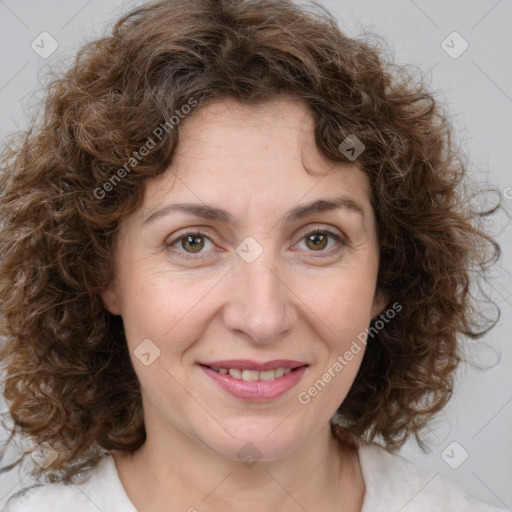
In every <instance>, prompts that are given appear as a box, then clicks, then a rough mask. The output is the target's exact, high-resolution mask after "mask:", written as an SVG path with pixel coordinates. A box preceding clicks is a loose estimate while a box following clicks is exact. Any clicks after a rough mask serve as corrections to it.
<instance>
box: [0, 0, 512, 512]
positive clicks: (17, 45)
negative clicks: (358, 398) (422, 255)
mask: <svg viewBox="0 0 512 512" xmlns="http://www.w3.org/2000/svg"><path fill="white" fill-rule="evenodd" d="M138 3H139V2H124V1H122V0H106V1H99V0H89V1H87V0H68V1H66V2H58V1H56V0H46V1H44V2H43V1H40V0H39V1H36V0H0V116H1V119H2V123H1V126H0V138H1V139H2V140H3V138H4V137H5V136H6V135H7V134H8V133H10V132H12V131H13V130H16V129H21V128H24V127H26V126H27V123H28V118H27V115H28V114H29V113H30V109H29V107H30V105H33V102H34V101H35V100H37V98H39V97H40V94H39V93H37V92H36V94H35V96H32V94H33V93H34V91H37V89H38V88H40V87H41V84H42V83H44V80H45V76H46V73H47V71H48V70H49V69H50V68H51V69H54V70H55V69H58V68H60V67H61V66H65V65H66V63H67V62H69V60H70V59H71V58H72V56H73V55H74V53H75V52H76V50H77V49H78V47H79V46H80V45H81V44H82V43H83V42H85V41H86V40H87V39H90V38H92V37H96V36H99V35H101V34H102V33H103V32H104V30H105V28H106V27H107V25H109V23H110V22H111V21H112V20H114V19H115V18H117V17H118V16H119V15H120V14H121V13H122V12H125V11H126V10H127V9H129V8H130V7H132V6H134V5H136V4H138ZM321 3H322V4H323V5H325V6H326V7H327V8H328V9H330V10H331V11H332V12H333V13H334V14H335V15H336V16H337V17H338V19H339V20H340V23H341V27H342V28H343V29H344V30H345V31H347V32H348V33H349V34H351V35H357V34H358V33H360V32H361V31H362V29H363V28H370V29H371V30H372V31H373V32H375V33H376V34H379V35H381V36H383V37H384V38H385V40H386V41H387V42H388V45H389V47H390V48H391V50H392V52H393V54H394V58H395V60H396V61H397V62H398V63H400V64H410V65H412V66H415V67H416V68H417V70H418V72H419V71H420V70H421V72H423V75H424V76H425V78H426V80H427V82H428V83H429V84H430V87H431V88H432V89H434V90H435V91H436V96H437V98H438V99H439V100H440V101H441V102H443V103H444V104H446V105H447V108H448V109H449V112H450V116H451V118H452V122H453V125H454V129H455V131H456V132H457V134H458V136H459V137H460V140H461V141H462V144H464V147H465V148H466V150H467V152H468V153H469V155H470V157H471V162H472V168H471V172H472V174H473V175H474V176H475V178H476V179H478V180H480V181H484V182H485V181H488V182H490V183H492V184H494V185H496V186H497V187H498V188H499V189H500V191H501V193H502V197H503V201H504V208H505V211H506V212H508V213H509V214H510V213H512V175H511V173H510V161H511V158H510V149H511V146H512V144H511V143H512V136H511V135H512V128H511V127H512V65H511V62H512V51H511V50H512V36H511V30H510V24H511V22H512V1H511V0H497V1H496V0H492V1H487V0H485V1H484V0H473V1H464V0H458V1H453V0H452V1H450V2H446V1H442V0H435V1H430V2H427V1H426V0H415V1H413V0H391V1H387V2H380V1H378V0H367V1H365V2H361V1H356V0H351V1H348V0H340V1H335V0H323V1H322V2H321ZM43 31H46V32H48V33H49V34H51V36H52V37H53V38H54V39H55V40H56V41H57V43H58V48H57V50H56V51H55V52H54V53H53V54H52V55H51V56H49V57H48V58H46V59H45V58H42V57H41V56H40V55H38V54H37V53H36V52H35V51H34V50H33V49H32V47H31V43H32V42H33V41H34V40H35V41H36V43H37V42H38V41H39V45H40V46H42V43H40V34H41V33H42V32H43ZM454 31H456V32H458V33H459V34H460V35H461V36H462V38H463V39H464V40H466V41H467V43H468V45H469V47H468V49H467V50H466V51H465V52H464V53H462V54H461V55H460V56H458V57H457V58H453V57H452V56H450V55H448V54H447V53H446V51H445V50H444V49H443V47H442V46H441V43H442V41H444V40H445V39H446V38H447V36H449V35H450V34H451V33H452V32H454ZM457 38H458V36H455V37H454V36H451V38H448V40H447V43H448V44H449V45H450V46H452V49H451V50H449V51H451V52H452V54H453V52H458V51H459V49H461V48H462V46H461V44H463V41H462V40H461V39H457ZM44 48H45V49H48V48H50V42H49V40H46V43H45V45H44ZM41 49H42V48H41ZM2 140H0V144H1V143H2ZM492 227H493V231H492V233H493V234H494V235H495V236H497V238H498V240H499V242H500V243H501V245H502V250H503V256H502V259H501V262H500V264H499V266H498V267H496V269H495V270H494V272H493V275H494V278H493V280H492V281H491V283H490V288H488V292H489V293H490V295H491V297H492V298H494V300H496V302H497V303H498V304H499V306H500V308H501V311H502V316H501V320H500V322H499V324H498V325H497V326H496V328H495V329H493V330H492V331H491V333H489V334H488V335H487V336H486V338H485V342H486V345H485V346H483V345H482V344H481V343H479V344H478V345H479V346H482V348H481V349H480V350H479V351H478V353H477V352H475V351H474V352H473V354H474V356H475V357H477V358H478V359H477V360H478V361H479V362H480V363H481V364H482V365H484V366H486V367H487V368H488V369H486V370H483V371H482V370H478V369H476V368H473V367H471V366H468V365H464V366H463V367H461V370H460V372H459V374H458V387H457V390H456V393H455V396H454V398H453V399H452V401H451V402H450V404H449V406H448V407H447V409H446V411H445V413H444V414H443V415H442V417H440V419H439V421H438V422H437V423H436V424H433V425H432V426H431V431H430V433H429V439H430V441H431V448H432V450H431V452H430V453H428V454H424V453H423V452H421V451H420V450H419V448H418V447H417V446H416V445H415V443H414V442H412V441H411V442H408V443H407V444H406V445H405V446H404V448H403V449H402V450H401V453H402V455H404V456H405V457H407V458H409V459H410V460H412V461H413V462H415V463H417V464H419V465H422V466H425V467H428V468H430V469H432V470H434V471H436V472H438V473H440V474H442V475H445V476H447V477H449V478H451V479H453V480H455V481H457V482H459V484H460V485H462V486H463V487H464V488H465V489H466V490H467V491H468V492H470V493H471V494H473V495H474V496H476V497H477V498H480V499H482V500H484V501H487V502H489V503H491V504H494V505H496V506H499V507H507V508H512V486H511V485H510V483H511V482H512V439H511V436H510V431H511V426H512V348H511V344H510V332H511V331H512V320H511V318H512V316H511V308H512V298H511V294H510V292H509V290H510V289H511V284H512V280H511V276H510V272H509V271H510V269H512V265H511V251H510V249H511V248H512V247H511V245H512V244H511V228H510V224H509V223H508V219H507V217H506V215H505V214H504V213H501V214H500V215H499V216H498V217H497V218H496V219H495V220H494V221H493V223H492ZM469 345H471V346H472V347H474V346H475V344H469ZM0 435H1V433H0ZM452 443H456V444H452ZM465 452H467V454H468V458H467V460H465V461H464V462H463V463H462V464H460V462H461V461H462V460H463V458H464V456H465ZM443 454H444V455H443ZM457 464H460V466H459V467H458V468H457V469H454V468H453V467H452V466H456V465H457ZM28 482H29V480H28V477H27V476H26V475H25V474H24V473H23V471H22V472H20V473H17V472H16V471H13V472H11V473H10V474H8V475H7V476H2V477H0V508H1V507H2V504H3V503H5V500H6V498H7V496H9V495H10V494H12V493H13V492H15V491H16V490H17V489H19V487H20V485H21V484H26V483H28ZM425 484H427V482H425ZM427 485H428V484H427Z"/></svg>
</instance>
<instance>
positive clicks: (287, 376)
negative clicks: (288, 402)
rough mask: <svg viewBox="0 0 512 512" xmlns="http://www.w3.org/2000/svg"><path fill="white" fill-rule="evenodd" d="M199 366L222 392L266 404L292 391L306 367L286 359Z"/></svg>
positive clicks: (228, 362) (237, 360)
mask: <svg viewBox="0 0 512 512" xmlns="http://www.w3.org/2000/svg"><path fill="white" fill-rule="evenodd" d="M199 366H200V368H201V369H202V370H203V372H204V373H205V374H206V375H208V376H209V377H210V378H211V379H212V380H213V381H214V382H216V383H217V384H218V385H219V386H220V387H221V388H222V389H224V391H227V392H228V393H229V394H231V395H233V396H235V397H236V398H240V399H243V400H249V401H265V400H271V399H274V398H277V397H279V396H281V395H283V394H285V393H286V392H288V391H289V390H290V389H291V388H293V387H294V386H295V385H296V384H297V382H298V381H299V380H300V379H301V378H302V375H303V374H304V372H305V371H306V368H307V366H308V364H307V363H304V362H300V361H292V360H289V359H276V360H273V361H267V362H257V361H251V360H240V359H236V360H225V361H208V362H201V363H199Z"/></svg>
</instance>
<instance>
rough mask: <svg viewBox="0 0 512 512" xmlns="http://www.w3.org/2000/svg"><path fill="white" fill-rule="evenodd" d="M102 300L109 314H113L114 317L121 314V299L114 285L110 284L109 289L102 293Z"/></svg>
mask: <svg viewBox="0 0 512 512" xmlns="http://www.w3.org/2000/svg"><path fill="white" fill-rule="evenodd" d="M101 300H102V302H103V305H104V306H105V309H106V310H107V311H108V312H109V313H112V314H113V315H120V314H121V306H120V304H119V297H118V295H117V291H116V289H115V286H114V284H113V283H111V284H109V285H108V287H107V288H105V289H104V290H103V291H102V292H101Z"/></svg>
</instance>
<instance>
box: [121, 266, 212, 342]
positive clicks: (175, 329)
mask: <svg viewBox="0 0 512 512" xmlns="http://www.w3.org/2000/svg"><path fill="white" fill-rule="evenodd" d="M130 270H131V269H126V271H125V279H124V283H125V284H124V287H123V289H122V294H121V297H122V298H121V308H122V311H123V323H124V326H125V331H126V337H127V341H128V344H129V345H130V346H131V347H132V348H134V347H135V346H136V345H137V344H138V343H140V342H141V340H143V339H146V338H149V339H151V340H153V341H154V343H155V344H157V346H159V347H161V348H162V349H163V350H165V351H166V352H169V351H172V352H179V351H181V350H184V349H185V348H186V346H187V344H188V343H189V342H188V341H187V339H193V338H194V335H195V334H196V333H197V332H199V331H200V329H201V328H202V325H203V324H204V322H206V321H208V318H210V317H211V315H212V314H213V311H212V302H211V297H210V293H211V292H210V293H209V290H210V289H211V288H212V287H213V286H214V284H215V282H216V281H218V280H219V279H220V277H221V276H217V277H216V278H215V276H213V277H212V276H211V275H210V276H209V277H205V278H204V279H203V278H200V277H198V276H186V275H182V274H179V273H171V272H169V271H168V270H162V269H158V268H157V267H153V268H152V269H151V270H150V271H143V272H141V271H140V270H139V271H137V269H135V268H133V271H130ZM126 276H130V277H129V278H126ZM169 339H172V340H173V342H172V344H169V343H168V340H169Z"/></svg>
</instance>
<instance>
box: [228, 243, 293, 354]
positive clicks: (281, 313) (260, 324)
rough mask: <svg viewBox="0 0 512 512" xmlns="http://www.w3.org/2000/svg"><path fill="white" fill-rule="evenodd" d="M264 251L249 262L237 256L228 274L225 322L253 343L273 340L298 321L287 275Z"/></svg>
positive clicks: (265, 342) (267, 342) (291, 284)
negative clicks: (237, 258)
mask: <svg viewBox="0 0 512 512" xmlns="http://www.w3.org/2000/svg"><path fill="white" fill-rule="evenodd" d="M264 255H265V252H264V253H263V254H262V255H260V256H259V257H258V258H257V259H256V260H255V261H253V262H252V263H247V262H245V261H244V260H243V259H241V258H240V259H239V260H238V261H237V262H236V264H235V266H234V268H233V270H232V272H231V275H230V276H229V280H228V281H229V282H228V283H227V287H228V289H229V292H228V295H227V302H226V304H225V306H224V308H223V321H224V325H225V326H226V327H227V328H228V329H230V330H232V331H236V332H237V333H238V334H240V333H243V334H245V335H246V337H249V338H250V340H251V341H252V342H253V343H259V344H272V343H275V342H276V341H277V340H279V339H282V338H283V336H284V335H285V334H286V333H287V332H289V331H290V330H291V329H292V328H293V326H294V325H295V324H296V322H297V317H298V314H297V307H296V302H295V296H294V294H293V283H291V282H286V279H287V278H288V280H289V279H290V275H289V274H287V276H285V275H284V273H283V272H280V271H279V268H280V267H279V266H278V265H276V264H273V262H272V261H270V256H269V257H266V256H264Z"/></svg>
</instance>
